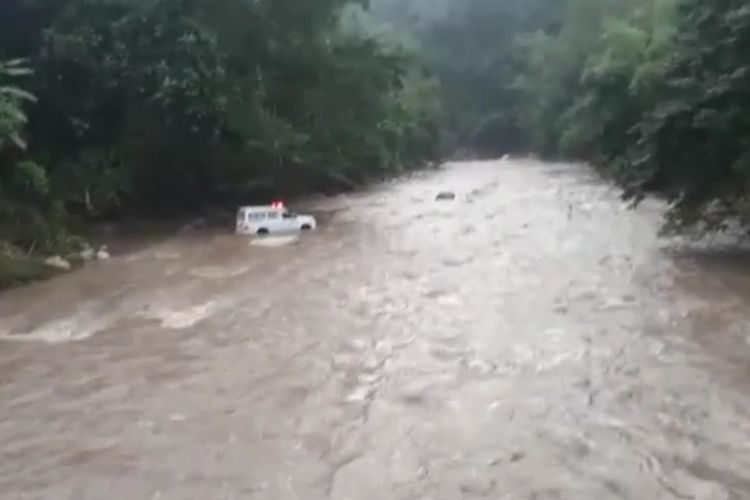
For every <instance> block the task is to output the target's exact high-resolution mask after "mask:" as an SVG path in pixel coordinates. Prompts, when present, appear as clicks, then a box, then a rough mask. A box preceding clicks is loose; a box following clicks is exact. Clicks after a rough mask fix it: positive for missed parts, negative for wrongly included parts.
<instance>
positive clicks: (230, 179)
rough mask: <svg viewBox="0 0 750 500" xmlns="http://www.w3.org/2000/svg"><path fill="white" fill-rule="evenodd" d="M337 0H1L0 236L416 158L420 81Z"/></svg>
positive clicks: (429, 84)
mask: <svg viewBox="0 0 750 500" xmlns="http://www.w3.org/2000/svg"><path fill="white" fill-rule="evenodd" d="M355 8H356V6H354V5H352V4H350V3H349V2H348V0H319V1H316V2H307V1H300V0H252V1H251V0H212V1H211V2H205V1H199V0H71V1H67V2H58V1H56V0H28V1H22V0H10V1H8V2H4V5H3V7H2V9H3V12H2V15H1V16H0V60H4V61H5V62H3V63H0V241H3V242H6V243H11V244H12V245H14V246H15V247H18V248H22V249H23V250H24V253H25V252H26V251H27V250H29V249H33V250H34V251H35V252H58V251H59V250H58V249H59V248H60V246H63V247H66V246H70V245H69V238H68V236H67V234H68V232H67V229H68V228H69V227H70V224H71V221H90V220H96V219H101V218H117V217H121V216H123V215H130V214H140V215H145V216H148V215H149V214H157V213H158V214H162V213H164V212H165V211H173V212H181V211H185V210H193V209H196V208H198V207H201V206H205V205H232V204H234V203H236V202H238V201H240V200H241V201H252V200H258V201H261V200H264V199H268V198H270V197H272V196H278V195H295V194H301V193H305V192H309V191H330V190H339V189H347V188H351V187H354V186H357V185H359V184H362V183H364V182H367V181H368V180H371V179H377V178H382V177H384V176H390V175H395V174H398V173H399V172H401V171H403V170H404V169H408V168H416V167H419V166H420V165H422V164H424V163H425V162H427V161H430V160H432V159H434V158H435V156H436V154H437V147H438V133H439V128H438V125H437V124H438V117H439V114H440V102H439V98H438V94H437V90H436V88H437V82H436V81H434V80H432V79H430V77H429V76H427V75H426V72H425V70H424V68H423V67H422V66H421V65H420V63H419V61H418V60H417V59H416V57H415V56H414V54H412V53H410V52H409V51H407V50H406V49H404V48H403V47H402V46H400V45H396V44H392V43H390V42H389V41H387V40H383V39H382V38H381V37H380V36H379V35H377V34H376V33H374V32H368V31H367V30H365V29H353V27H352V26H351V23H350V22H348V21H347V20H349V19H351V17H352V16H351V15H347V12H350V11H351V10H352V9H355ZM359 14H360V19H361V20H363V21H367V22H369V20H368V19H367V14H366V12H365V11H364V10H362V9H361V8H359ZM18 58H22V59H18Z"/></svg>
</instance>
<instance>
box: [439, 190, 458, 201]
mask: <svg viewBox="0 0 750 500" xmlns="http://www.w3.org/2000/svg"><path fill="white" fill-rule="evenodd" d="M455 199H456V193H454V192H452V191H442V192H440V193H438V195H437V196H436V197H435V200H436V201H453V200H455Z"/></svg>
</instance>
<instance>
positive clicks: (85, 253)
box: [78, 247, 96, 262]
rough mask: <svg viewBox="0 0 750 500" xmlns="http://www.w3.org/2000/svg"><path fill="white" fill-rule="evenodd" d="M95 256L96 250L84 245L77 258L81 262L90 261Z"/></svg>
mask: <svg viewBox="0 0 750 500" xmlns="http://www.w3.org/2000/svg"><path fill="white" fill-rule="evenodd" d="M94 257H96V252H94V249H93V248H91V247H86V248H84V249H83V250H81V251H80V252H79V253H78V258H79V259H81V261H83V262H90V261H92V260H94Z"/></svg>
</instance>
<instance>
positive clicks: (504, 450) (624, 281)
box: [0, 161, 750, 500]
mask: <svg viewBox="0 0 750 500" xmlns="http://www.w3.org/2000/svg"><path fill="white" fill-rule="evenodd" d="M446 189H448V190H452V191H455V192H456V194H457V199H456V200H455V201H446V202H437V201H435V195H436V194H437V193H438V192H439V191H443V190H446ZM308 208H309V209H310V210H312V211H313V212H314V213H316V214H317V215H318V217H319V222H320V228H319V230H318V231H316V232H313V233H310V234H306V235H304V236H303V237H302V238H301V239H299V240H294V239H289V238H287V239H279V240H273V239H271V240H264V241H262V242H257V241H256V242H254V241H252V240H251V239H247V238H242V237H235V236H233V235H232V234H230V231H229V230H220V229H211V230H208V229H205V230H192V231H185V232H182V233H180V234H177V235H174V236H171V237H168V238H164V239H162V240H160V241H157V242H154V243H153V244H150V245H148V246H146V247H144V248H141V249H139V250H137V251H132V252H129V253H126V254H121V255H116V256H115V258H114V259H112V260H111V261H109V262H103V263H94V264H92V265H90V266H88V267H87V268H85V269H83V270H82V271H79V272H75V273H72V274H69V275H66V276H61V277H59V278H57V279H54V280H52V281H49V282H46V283H43V284H39V285H35V286H31V287H27V288H23V289H18V290H14V291H12V292H7V293H5V294H3V295H2V296H0V402H1V404H2V410H1V413H0V443H1V444H0V498H3V499H5V498H7V499H13V500H15V499H50V500H67V499H70V500H89V499H91V500H105V499H106V500H110V499H111V500H118V499H122V500H134V499H170V500H171V499H175V500H178V499H179V500H182V499H184V500H207V499H210V500H214V499H217V500H218V499H252V500H255V499H257V500H286V499H288V500H318V499H333V500H400V499H403V500H407V499H408V500H412V499H413V500H459V499H467V500H470V499H493V500H505V499H507V500H553V499H555V500H557V499H566V500H567V499H569V500H589V499H590V500H608V499H632V500H662V499H663V500H684V499H694V500H723V499H748V498H750V390H749V388H750V257H745V255H746V254H744V253H742V252H739V251H737V250H734V249H733V248H732V247H730V246H723V245H720V244H713V245H697V244H688V243H685V242H682V243H680V242H675V241H668V240H661V239H658V238H657V236H656V232H657V229H658V226H659V219H660V215H661V211H662V207H661V206H660V205H659V204H658V203H656V202H647V203H645V204H644V205H643V206H642V207H641V208H640V209H639V210H637V211H630V210H628V209H627V207H626V206H625V205H624V204H623V203H622V202H621V201H620V200H619V198H618V195H617V193H616V192H615V191H614V190H612V189H610V188H608V187H607V186H606V185H605V184H604V183H602V182H600V181H599V180H597V178H596V176H595V175H594V174H592V173H591V172H590V171H588V170H587V169H585V168H583V167H577V166H569V165H552V164H542V163H536V162H532V161H514V162H501V161H498V162H483V163H461V164H454V165H449V166H447V167H445V168H444V169H441V170H440V171H438V172H428V173H424V174H420V175H418V176H415V177H413V178H410V179H406V180H402V181H399V182H394V183H390V184H387V185H384V186H381V187H379V188H376V189H373V190H370V191H368V192H364V193H359V194H355V195H348V196H341V197H337V198H332V199H327V200H322V201H319V202H315V203H312V206H310V207H308ZM747 255H750V254H747Z"/></svg>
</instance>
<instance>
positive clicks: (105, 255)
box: [96, 245, 111, 260]
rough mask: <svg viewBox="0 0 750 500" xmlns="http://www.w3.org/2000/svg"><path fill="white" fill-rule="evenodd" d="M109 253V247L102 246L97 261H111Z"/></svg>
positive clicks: (97, 253)
mask: <svg viewBox="0 0 750 500" xmlns="http://www.w3.org/2000/svg"><path fill="white" fill-rule="evenodd" d="M110 257H111V256H110V255H109V251H108V250H107V246H106V245H104V246H102V247H101V248H100V249H99V251H98V252H96V260H109V259H110Z"/></svg>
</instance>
